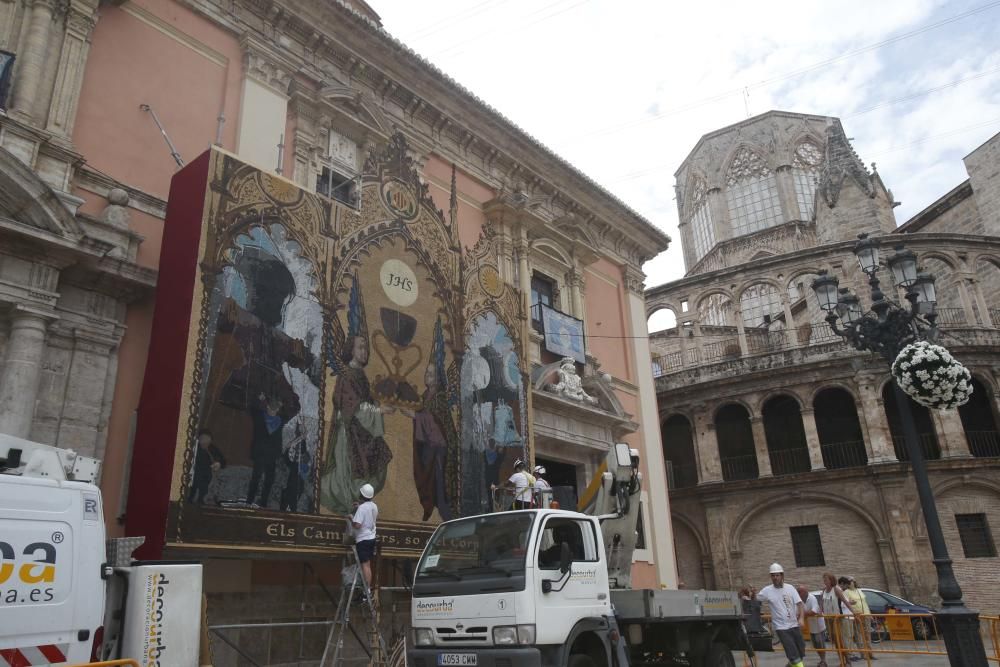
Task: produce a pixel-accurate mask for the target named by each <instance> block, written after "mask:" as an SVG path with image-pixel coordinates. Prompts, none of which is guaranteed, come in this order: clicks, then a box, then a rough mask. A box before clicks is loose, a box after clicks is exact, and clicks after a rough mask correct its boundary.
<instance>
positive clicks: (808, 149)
mask: <svg viewBox="0 0 1000 667" xmlns="http://www.w3.org/2000/svg"><path fill="white" fill-rule="evenodd" d="M822 163H823V151H821V150H820V149H819V147H818V146H816V144H814V143H813V142H811V141H803V142H802V143H801V144H799V145H798V146H797V147H796V148H795V154H794V155H793V156H792V167H794V168H795V169H802V170H804V171H818V170H819V167H820V165H821V164H822Z"/></svg>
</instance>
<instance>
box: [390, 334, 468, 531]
mask: <svg viewBox="0 0 1000 667" xmlns="http://www.w3.org/2000/svg"><path fill="white" fill-rule="evenodd" d="M424 384H425V386H426V388H425V389H424V393H423V396H422V397H421V405H420V409H419V410H417V411H416V412H413V411H410V410H407V409H405V408H403V409H401V410H400V411H401V412H402V413H403V414H405V415H407V416H408V417H411V418H412V419H413V483H414V486H416V489H417V495H418V496H419V498H420V506H421V508H422V509H423V517H422V520H423V521H427V520H429V519H430V518H431V514H432V513H433V512H434V509H435V508H437V510H438V513H439V514H440V515H441V519H442V520H443V521H450V520H451V519H452V518H453V517H455V516H456V515H457V514H458V511H459V508H458V506H457V505H458V498H459V475H458V462H459V456H461V449H460V443H459V439H458V430H457V429H456V427H455V420H454V418H453V416H452V408H453V407H454V406H455V405H456V404H457V399H458V397H457V392H456V391H455V388H450V387H449V386H448V376H447V373H446V372H445V343H444V332H443V329H442V326H441V318H440V317H438V319H437V323H436V324H435V326H434V347H433V350H432V353H431V363H429V364H427V368H426V369H425V371H424Z"/></svg>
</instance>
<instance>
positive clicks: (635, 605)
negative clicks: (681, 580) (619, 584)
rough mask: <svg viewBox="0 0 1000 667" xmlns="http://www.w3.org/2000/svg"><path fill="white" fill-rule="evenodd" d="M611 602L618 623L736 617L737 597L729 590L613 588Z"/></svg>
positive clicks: (738, 604) (738, 608)
mask: <svg viewBox="0 0 1000 667" xmlns="http://www.w3.org/2000/svg"><path fill="white" fill-rule="evenodd" d="M611 603H612V604H613V605H614V609H615V617H616V618H617V619H618V620H619V622H625V623H627V622H629V621H633V622H638V621H641V622H644V623H650V622H656V621H657V620H662V621H664V622H671V623H676V622H677V621H682V620H703V619H718V620H724V619H737V618H740V617H742V615H743V614H742V609H741V606H740V601H739V596H737V594H736V593H733V592H730V591H706V590H680V591H669V590H659V591H657V590H612V591H611Z"/></svg>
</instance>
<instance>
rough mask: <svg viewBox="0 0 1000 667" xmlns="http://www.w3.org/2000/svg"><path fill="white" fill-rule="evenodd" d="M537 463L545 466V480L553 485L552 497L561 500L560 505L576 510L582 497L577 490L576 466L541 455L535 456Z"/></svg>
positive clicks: (566, 508) (563, 507)
mask: <svg viewBox="0 0 1000 667" xmlns="http://www.w3.org/2000/svg"><path fill="white" fill-rule="evenodd" d="M535 465H536V466H543V467H544V468H545V481H546V482H548V483H549V485H550V486H551V487H552V499H553V500H558V501H559V507H561V508H562V509H564V510H575V509H576V503H577V500H578V499H579V497H580V494H579V493H578V492H577V481H576V466H575V465H573V464H571V463H560V462H558V461H553V460H551V459H543V458H541V457H536V458H535Z"/></svg>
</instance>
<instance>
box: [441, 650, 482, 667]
mask: <svg viewBox="0 0 1000 667" xmlns="http://www.w3.org/2000/svg"><path fill="white" fill-rule="evenodd" d="M476 657H477V656H476V654H475V653H439V654H438V667H444V666H445V665H462V666H463V667H475V665H477V664H479V662H478V661H477V659H476Z"/></svg>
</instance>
